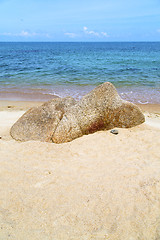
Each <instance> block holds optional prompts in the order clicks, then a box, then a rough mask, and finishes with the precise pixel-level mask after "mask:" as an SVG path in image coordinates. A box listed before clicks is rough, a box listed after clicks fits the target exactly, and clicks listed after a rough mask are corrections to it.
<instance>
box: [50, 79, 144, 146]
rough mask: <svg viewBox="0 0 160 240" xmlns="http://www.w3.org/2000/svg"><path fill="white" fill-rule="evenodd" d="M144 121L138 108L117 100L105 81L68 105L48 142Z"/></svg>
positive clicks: (69, 139)
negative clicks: (72, 104)
mask: <svg viewBox="0 0 160 240" xmlns="http://www.w3.org/2000/svg"><path fill="white" fill-rule="evenodd" d="M144 121H145V118H144V115H143V113H142V112H141V110H140V109H139V108H138V107H137V106H136V105H134V104H133V103H130V102H127V101H124V100H123V99H121V98H120V96H119V95H118V93H117V91H116V88H115V87H114V86H113V85H112V84H111V83H109V82H106V83H103V84H102V85H100V86H98V87H96V88H95V89H94V90H92V91H91V92H90V93H88V94H87V95H85V96H84V97H83V98H82V99H81V100H80V101H79V102H77V103H76V104H75V105H74V106H71V107H70V108H68V110H67V111H66V112H65V113H64V115H63V117H62V119H61V121H59V124H58V125H57V128H56V130H55V132H54V133H53V135H52V141H53V142H54V143H64V142H69V141H72V140H73V139H76V138H78V137H81V136H83V135H85V134H89V133H94V132H96V131H98V130H104V129H105V130H108V129H112V128H114V127H120V128H130V127H133V126H136V125H139V124H141V123H143V122H144Z"/></svg>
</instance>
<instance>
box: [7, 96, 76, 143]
mask: <svg viewBox="0 0 160 240" xmlns="http://www.w3.org/2000/svg"><path fill="white" fill-rule="evenodd" d="M75 103H76V101H75V100H74V99H73V98H71V97H66V98H62V99H61V98H55V99H53V100H50V101H48V102H46V103H44V104H43V105H41V106H39V107H34V108H31V109H30V110H28V111H27V112H26V113H25V114H24V115H23V116H22V117H21V118H20V119H19V120H18V121H17V122H16V123H15V124H14V125H13V126H12V128H11V131H10V134H11V136H12V137H13V138H14V139H15V140H19V141H28V140H39V141H48V142H49V141H51V136H52V134H53V133H54V131H55V129H56V127H57V125H58V123H59V122H60V120H61V119H62V117H63V114H64V112H66V111H67V109H68V108H69V107H71V106H73V105H74V104H75Z"/></svg>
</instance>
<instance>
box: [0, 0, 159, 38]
mask: <svg viewBox="0 0 160 240" xmlns="http://www.w3.org/2000/svg"><path fill="white" fill-rule="evenodd" d="M0 41H1V42H3V41H16V42H17V41H20V42H24V41H31V42H33V41H40V42H41V41H46V42H57V41H61V42H79V41H83V42H88V41H92V42H112V41H160V0H78V1H76V0H0Z"/></svg>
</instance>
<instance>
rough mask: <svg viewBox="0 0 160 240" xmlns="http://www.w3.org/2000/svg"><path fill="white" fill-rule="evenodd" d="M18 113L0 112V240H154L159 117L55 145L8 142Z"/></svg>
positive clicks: (157, 231) (158, 220)
mask: <svg viewBox="0 0 160 240" xmlns="http://www.w3.org/2000/svg"><path fill="white" fill-rule="evenodd" d="M3 110H4V109H3ZM22 113H23V111H17V110H16V111H13V110H10V109H9V110H4V111H1V112H0V136H1V137H2V139H1V140H0V240H9V239H12V240H13V239H14V240H59V239H62V240H67V239H68V240H78V239H80V240H81V239H82V240H83V239H84V240H87V239H95V240H97V239H98V240H100V239H109V240H112V239H114V240H115V239H116V240H158V239H160V115H159V114H149V113H147V114H146V116H147V119H149V121H148V120H147V123H144V124H142V125H140V126H137V127H134V128H131V129H118V130H119V134H118V135H113V134H111V133H110V131H100V132H97V133H94V134H91V135H88V136H83V137H81V138H79V139H76V140H74V141H72V142H71V143H65V144H59V145H56V144H53V143H42V142H36V141H29V142H23V143H20V142H16V141H15V140H13V139H12V138H11V137H10V135H9V130H10V127H11V126H12V124H13V122H14V121H16V119H17V118H19V117H20V115H21V114H22ZM155 121H156V124H155Z"/></svg>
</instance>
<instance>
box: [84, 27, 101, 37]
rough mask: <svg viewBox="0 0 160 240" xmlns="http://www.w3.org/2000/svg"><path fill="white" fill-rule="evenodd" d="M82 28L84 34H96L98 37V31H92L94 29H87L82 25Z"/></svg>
mask: <svg viewBox="0 0 160 240" xmlns="http://www.w3.org/2000/svg"><path fill="white" fill-rule="evenodd" d="M83 30H84V32H85V33H86V34H88V35H93V36H97V37H99V33H98V32H94V31H88V28H87V27H83Z"/></svg>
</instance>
